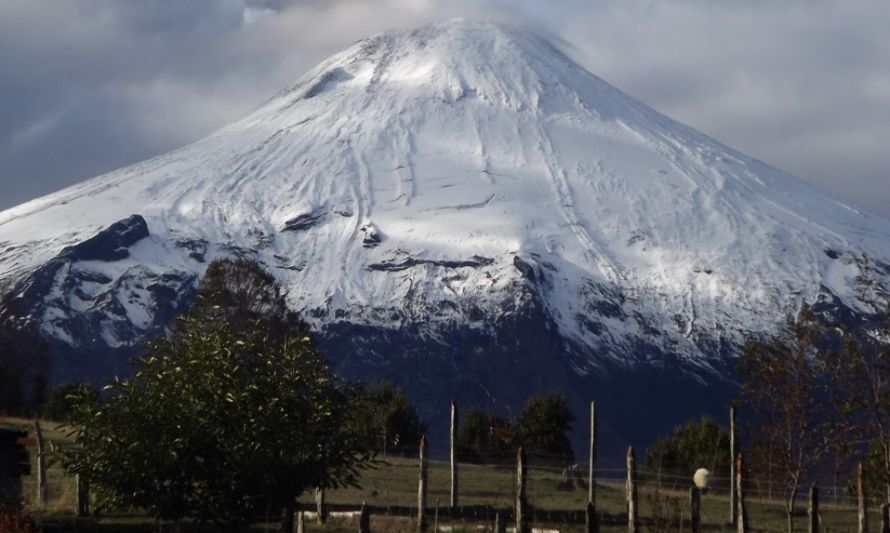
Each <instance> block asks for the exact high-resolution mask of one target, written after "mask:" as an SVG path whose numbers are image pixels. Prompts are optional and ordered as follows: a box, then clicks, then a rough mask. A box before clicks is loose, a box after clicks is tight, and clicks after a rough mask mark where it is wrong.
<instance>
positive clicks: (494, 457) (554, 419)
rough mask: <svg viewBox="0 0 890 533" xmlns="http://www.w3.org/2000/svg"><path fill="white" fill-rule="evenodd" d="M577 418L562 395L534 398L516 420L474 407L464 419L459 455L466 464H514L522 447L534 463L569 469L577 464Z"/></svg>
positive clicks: (543, 395)
mask: <svg viewBox="0 0 890 533" xmlns="http://www.w3.org/2000/svg"><path fill="white" fill-rule="evenodd" d="M574 420H575V417H574V415H572V412H571V411H570V410H569V406H568V403H567V402H566V399H565V397H564V396H563V395H562V394H560V393H555V392H554V393H545V394H539V395H536V396H533V397H532V398H530V399H529V400H528V401H527V402H526V404H525V407H524V408H523V409H522V413H521V414H520V415H519V416H518V417H516V418H513V419H510V418H506V417H501V416H498V415H496V414H493V413H492V412H490V411H488V410H486V409H484V408H481V407H472V408H470V409H468V410H467V412H466V413H464V414H463V416H462V417H461V419H460V425H459V426H458V427H459V429H458V434H457V453H458V458H459V460H460V461H462V462H468V463H483V464H513V463H514V462H515V460H516V450H517V448H519V447H522V448H523V450H524V451H525V453H526V456H527V457H529V458H530V459H531V460H532V461H534V464H539V465H541V464H545V465H558V466H566V465H568V464H570V463H572V462H573V461H574V453H573V451H572V445H571V443H570V441H569V435H570V434H571V431H572V423H573V422H574Z"/></svg>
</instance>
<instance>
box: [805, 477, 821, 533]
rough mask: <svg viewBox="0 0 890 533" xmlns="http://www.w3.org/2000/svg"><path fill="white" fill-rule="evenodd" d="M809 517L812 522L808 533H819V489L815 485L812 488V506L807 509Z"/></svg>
mask: <svg viewBox="0 0 890 533" xmlns="http://www.w3.org/2000/svg"><path fill="white" fill-rule="evenodd" d="M807 516H808V517H809V520H810V521H809V528H807V531H808V532H809V533H819V487H817V486H816V484H815V483H813V486H812V487H810V506H809V508H808V509H807Z"/></svg>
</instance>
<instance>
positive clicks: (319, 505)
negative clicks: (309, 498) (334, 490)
mask: <svg viewBox="0 0 890 533" xmlns="http://www.w3.org/2000/svg"><path fill="white" fill-rule="evenodd" d="M315 513H316V515H317V516H318V523H319V524H324V522H325V519H326V518H327V517H326V516H325V509H324V489H323V488H321V487H318V488H316V489H315Z"/></svg>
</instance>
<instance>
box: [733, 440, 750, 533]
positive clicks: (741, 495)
mask: <svg viewBox="0 0 890 533" xmlns="http://www.w3.org/2000/svg"><path fill="white" fill-rule="evenodd" d="M735 493H736V499H737V500H738V511H737V513H736V525H737V528H736V531H737V532H738V533H748V512H747V510H746V509H745V491H744V486H743V479H742V454H741V453H740V454H738V455H736V458H735Z"/></svg>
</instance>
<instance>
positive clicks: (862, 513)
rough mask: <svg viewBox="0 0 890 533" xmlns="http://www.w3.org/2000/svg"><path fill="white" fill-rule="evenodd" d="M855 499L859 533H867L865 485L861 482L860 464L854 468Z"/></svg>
mask: <svg viewBox="0 0 890 533" xmlns="http://www.w3.org/2000/svg"><path fill="white" fill-rule="evenodd" d="M856 497H857V499H858V503H859V509H858V510H859V533H867V532H868V501H867V500H866V499H865V485H864V484H863V481H862V463H859V464H858V465H857V466H856Z"/></svg>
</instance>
